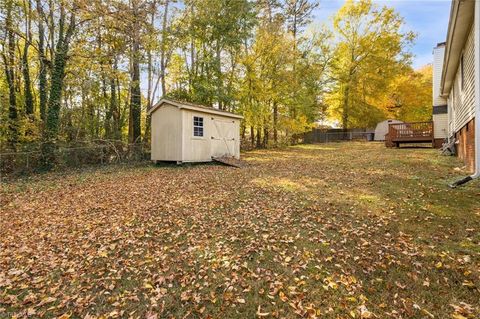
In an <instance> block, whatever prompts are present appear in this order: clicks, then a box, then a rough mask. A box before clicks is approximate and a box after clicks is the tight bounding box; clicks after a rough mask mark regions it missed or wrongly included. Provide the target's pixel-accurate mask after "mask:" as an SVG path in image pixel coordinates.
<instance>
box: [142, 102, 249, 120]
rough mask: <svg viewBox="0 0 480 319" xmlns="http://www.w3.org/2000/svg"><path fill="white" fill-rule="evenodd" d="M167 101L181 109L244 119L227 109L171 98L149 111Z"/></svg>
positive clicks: (151, 111) (149, 112)
mask: <svg viewBox="0 0 480 319" xmlns="http://www.w3.org/2000/svg"><path fill="white" fill-rule="evenodd" d="M165 103H167V104H169V105H173V106H176V107H178V108H179V109H186V110H192V111H197V112H201V113H206V114H216V115H220V116H225V117H230V118H236V119H243V116H241V115H238V114H234V113H230V112H227V111H221V110H217V109H214V108H213V107H207V106H195V105H191V104H183V103H181V102H177V101H173V100H169V99H161V100H160V101H158V103H157V104H155V105H154V106H153V107H152V108H151V109H150V110H148V112H147V113H148V114H152V113H153V112H155V111H156V110H158V109H159V108H160V107H161V106H162V105H163V104H165Z"/></svg>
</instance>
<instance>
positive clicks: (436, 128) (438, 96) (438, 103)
mask: <svg viewBox="0 0 480 319" xmlns="http://www.w3.org/2000/svg"><path fill="white" fill-rule="evenodd" d="M445 44H446V43H445V42H442V43H438V44H437V46H436V47H435V48H434V49H433V81H432V84H433V88H432V92H433V97H432V101H433V103H432V104H433V110H432V113H433V116H432V118H433V119H432V120H433V138H434V142H435V146H436V147H441V146H442V143H443V142H444V141H445V139H446V138H447V137H448V114H447V99H446V98H445V97H443V94H442V93H441V83H442V70H443V59H444V57H445Z"/></svg>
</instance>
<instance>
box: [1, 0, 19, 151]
mask: <svg viewBox="0 0 480 319" xmlns="http://www.w3.org/2000/svg"><path fill="white" fill-rule="evenodd" d="M5 26H6V29H7V41H8V43H7V46H8V47H7V56H5V54H2V56H3V60H4V64H5V74H6V78H7V84H8V101H9V106H8V131H9V132H8V133H9V134H8V143H9V145H10V147H11V148H12V149H13V150H15V149H16V144H17V140H18V112H17V98H16V87H15V65H16V64H15V33H14V31H13V21H12V2H11V1H7V13H6V18H5Z"/></svg>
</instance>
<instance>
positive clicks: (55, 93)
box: [44, 8, 75, 140]
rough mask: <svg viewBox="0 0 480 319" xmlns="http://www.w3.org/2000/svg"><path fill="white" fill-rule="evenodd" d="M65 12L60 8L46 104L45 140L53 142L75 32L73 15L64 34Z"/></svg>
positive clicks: (56, 130)
mask: <svg viewBox="0 0 480 319" xmlns="http://www.w3.org/2000/svg"><path fill="white" fill-rule="evenodd" d="M64 24H65V10H64V8H61V14H60V22H59V34H58V40H57V46H56V49H55V59H54V62H53V70H52V78H51V87H50V100H49V103H48V113H47V123H46V127H45V136H44V137H45V138H46V139H47V140H53V139H56V138H57V135H58V127H59V116H60V108H61V103H62V91H63V80H64V77H65V67H66V65H67V59H68V49H69V45H70V41H71V38H72V36H73V32H74V30H75V13H74V12H72V13H71V15H70V22H69V25H68V29H67V32H65V34H64Z"/></svg>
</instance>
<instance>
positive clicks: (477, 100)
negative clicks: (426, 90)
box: [434, 0, 480, 179]
mask: <svg viewBox="0 0 480 319" xmlns="http://www.w3.org/2000/svg"><path fill="white" fill-rule="evenodd" d="M439 49H440V48H439ZM443 50H444V58H443V65H442V73H441V80H440V89H439V94H438V96H436V97H435V98H437V102H438V104H439V105H436V106H437V107H442V104H444V103H445V102H446V105H447V122H448V125H447V137H448V138H449V140H451V141H452V140H453V139H454V140H455V143H456V149H457V154H458V156H459V157H460V158H461V159H462V160H463V161H464V162H465V165H466V166H467V168H468V170H470V171H471V172H475V173H474V174H473V175H472V176H471V177H470V179H472V178H476V177H478V176H479V173H480V160H479V158H480V156H479V155H480V154H479V153H480V152H479V149H480V119H476V118H477V115H479V114H480V1H474V0H453V1H452V6H451V12H450V21H449V25H448V33H447V41H446V43H445V45H444V49H443ZM434 105H435V103H434ZM434 109H435V108H434Z"/></svg>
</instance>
